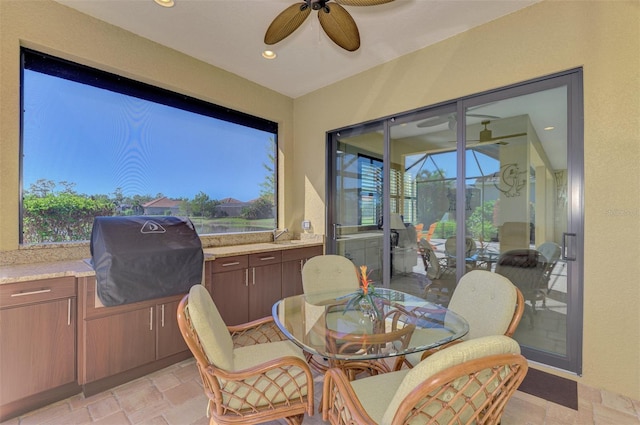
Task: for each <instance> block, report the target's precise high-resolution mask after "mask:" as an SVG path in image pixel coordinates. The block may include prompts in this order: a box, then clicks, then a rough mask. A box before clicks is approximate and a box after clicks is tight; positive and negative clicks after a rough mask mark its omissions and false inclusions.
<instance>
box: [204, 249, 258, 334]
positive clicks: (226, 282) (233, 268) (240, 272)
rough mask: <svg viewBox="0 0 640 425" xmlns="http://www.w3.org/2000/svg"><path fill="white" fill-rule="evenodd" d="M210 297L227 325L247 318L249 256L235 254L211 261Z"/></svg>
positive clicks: (241, 321)
mask: <svg viewBox="0 0 640 425" xmlns="http://www.w3.org/2000/svg"><path fill="white" fill-rule="evenodd" d="M211 272H212V276H211V288H210V289H209V291H210V292H211V297H212V298H213V300H214V302H215V303H216V307H218V311H220V315H221V316H222V319H223V320H224V322H225V323H226V324H227V325H238V324H241V323H246V322H247V321H248V319H249V303H248V302H247V300H248V299H249V256H247V255H236V256H233V257H223V258H219V259H216V260H214V261H212V266H211Z"/></svg>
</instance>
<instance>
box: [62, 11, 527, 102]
mask: <svg viewBox="0 0 640 425" xmlns="http://www.w3.org/2000/svg"><path fill="white" fill-rule="evenodd" d="M56 1H57V2H58V3H61V4H64V5H66V6H69V7H72V8H74V9H77V10H78V11H80V12H82V13H85V14H88V15H91V16H93V17H95V18H98V19H100V20H102V21H105V22H108V23H110V24H113V25H115V26H118V27H121V28H123V29H125V30H128V31H130V32H133V33H135V34H138V35H140V36H142V37H144V38H147V39H149V40H153V41H155V42H157V43H159V44H162V45H164V46H167V47H171V48H173V49H175V50H178V51H180V52H182V53H185V54H187V55H189V56H192V57H194V58H197V59H199V60H202V61H204V62H207V63H210V64H211V65H215V66H217V67H219V68H222V69H225V70H227V71H230V72H232V73H234V74H237V75H239V76H241V77H244V78H246V79H248V80H251V81H253V82H256V83H258V84H260V85H262V86H265V87H268V88H270V89H272V90H275V91H277V92H279V93H282V94H284V95H287V96H289V97H292V98H296V97H299V96H302V95H304V94H306V93H309V92H311V91H314V90H317V89H319V88H321V87H324V86H327V85H329V84H332V83H334V82H336V81H339V80H342V79H344V78H346V77H349V76H351V75H355V74H357V73H359V72H362V71H364V70H367V69H369V68H372V67H374V66H376V65H379V64H381V63H384V62H388V61H390V60H392V59H395V58H397V57H399V56H402V55H405V54H407V53H410V52H413V51H415V50H419V49H421V48H423V47H425V46H428V45H431V44H434V43H437V42H438V41H441V40H444V39H446V38H449V37H452V36H454V35H456V34H459V33H462V32H465V31H467V30H469V29H471V28H473V27H476V26H479V25H482V24H484V23H486V22H489V21H492V20H495V19H497V18H499V17H501V16H504V15H507V14H510V13H513V12H515V11H517V10H519V9H522V8H525V7H527V6H530V5H532V4H534V3H536V2H537V1H539V0H395V1H392V2H391V3H387V4H382V5H377V6H364V7H363V6H360V7H358V6H345V8H346V9H347V10H348V12H349V13H350V14H351V16H352V17H353V19H354V20H355V21H356V24H357V25H358V28H359V31H360V39H361V47H360V49H359V50H357V51H355V52H347V51H346V50H343V49H341V48H340V47H338V46H336V45H335V44H334V43H333V42H332V41H331V40H330V39H329V38H328V37H327V36H326V34H325V33H324V32H323V30H322V28H321V27H320V24H319V22H318V19H317V17H316V14H317V13H316V12H312V14H311V15H310V16H309V17H308V18H307V20H306V21H305V22H304V23H303V24H302V25H301V26H300V28H298V29H297V30H296V31H295V32H294V33H293V34H291V35H290V36H289V37H287V38H285V39H284V40H283V41H281V42H280V43H278V44H276V45H274V46H267V45H266V44H264V34H265V31H266V29H267V27H268V26H269V24H270V23H271V21H272V20H273V19H274V18H275V17H276V16H277V15H278V14H279V13H280V12H281V11H282V10H284V9H285V8H286V7H288V6H290V5H292V4H294V3H300V2H301V0H175V6H174V7H171V8H166V7H162V6H159V5H157V4H156V3H155V2H154V1H153V0H117V1H114V0H56ZM267 48H269V49H271V50H273V51H275V52H276V53H277V55H278V56H277V58H276V59H273V60H267V59H264V58H263V57H262V52H263V51H264V50H265V49H267Z"/></svg>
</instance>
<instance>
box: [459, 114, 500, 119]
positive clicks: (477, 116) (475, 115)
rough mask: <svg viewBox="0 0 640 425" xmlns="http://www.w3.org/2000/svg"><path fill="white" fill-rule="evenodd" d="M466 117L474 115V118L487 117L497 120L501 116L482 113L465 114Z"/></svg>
mask: <svg viewBox="0 0 640 425" xmlns="http://www.w3.org/2000/svg"><path fill="white" fill-rule="evenodd" d="M466 116H467V117H474V118H489V119H492V120H497V119H500V118H502V117H497V116H495V115H483V114H466Z"/></svg>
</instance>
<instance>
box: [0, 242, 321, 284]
mask: <svg viewBox="0 0 640 425" xmlns="http://www.w3.org/2000/svg"><path fill="white" fill-rule="evenodd" d="M318 245H322V242H318V241H317V240H309V241H305V240H300V241H298V240H296V241H294V242H291V243H284V244H278V243H268V242H267V243H253V244H246V245H230V246H222V247H215V248H205V249H203V251H204V259H205V261H211V260H215V259H216V258H219V257H230V256H234V255H247V254H257V253H261V252H268V251H275V250H279V251H283V250H287V249H296V248H305V247H309V246H318ZM66 276H71V277H76V278H78V277H86V276H95V271H94V270H93V268H92V267H91V266H90V265H89V264H88V263H87V261H86V260H68V261H54V262H50V263H32V264H20V265H14V266H0V285H2V284H8V283H19V282H28V281H32V280H41V279H51V278H57V277H66Z"/></svg>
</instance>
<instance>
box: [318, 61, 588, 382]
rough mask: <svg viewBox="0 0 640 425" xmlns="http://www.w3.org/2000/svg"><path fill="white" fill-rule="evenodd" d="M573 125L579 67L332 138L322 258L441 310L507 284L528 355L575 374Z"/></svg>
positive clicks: (576, 167) (578, 224) (577, 177)
mask: <svg viewBox="0 0 640 425" xmlns="http://www.w3.org/2000/svg"><path fill="white" fill-rule="evenodd" d="M581 114H582V74H581V71H579V70H578V71H567V72H566V73H563V74H559V75H556V76H554V77H546V78H541V79H539V80H536V81H531V82H528V83H525V84H522V85H517V86H514V87H510V88H506V89H502V90H495V91H492V92H489V93H485V94H482V95H476V96H471V97H468V98H465V99H460V100H458V101H455V102H451V103H448V104H444V105H439V106H438V107H432V108H425V109H424V110H420V111H411V112H407V113H404V114H399V115H397V116H394V117H389V118H386V119H382V120H380V121H378V122H375V123H369V124H362V125H357V126H354V127H353V128H349V129H346V130H344V129H342V130H339V131H335V132H332V133H330V137H329V140H330V142H331V145H330V146H329V167H328V175H329V179H328V181H329V183H330V185H331V186H330V187H329V190H328V191H327V194H328V197H327V205H328V210H327V217H328V218H327V224H328V228H329V232H331V233H330V234H329V235H328V236H329V237H328V238H327V252H328V253H338V254H341V255H344V256H346V257H349V258H351V259H352V260H353V261H354V263H355V264H356V265H367V267H368V268H369V270H371V271H372V278H373V279H374V280H375V281H376V282H379V283H382V284H383V285H384V286H391V287H393V288H394V289H399V290H401V291H404V292H408V293H413V294H416V295H419V296H423V297H425V298H427V299H431V300H432V301H435V302H438V303H443V304H445V303H447V302H448V300H449V298H450V296H451V294H452V293H453V291H454V290H455V286H456V283H457V281H458V280H459V279H460V278H461V277H462V276H463V275H464V274H465V273H467V272H468V271H470V270H475V269H481V270H485V271H489V272H492V273H500V274H503V275H505V276H507V277H509V279H510V280H511V281H512V282H513V283H514V284H515V285H516V286H518V287H519V288H520V290H521V291H522V292H523V295H525V297H526V299H527V301H526V305H527V306H526V313H525V316H524V317H523V320H522V321H521V323H520V326H519V327H518V329H517V331H516V334H515V338H516V339H517V340H518V342H519V343H520V345H521V346H522V351H523V353H524V354H525V356H526V357H527V358H528V359H529V360H532V361H537V362H540V363H543V364H547V365H550V366H555V367H559V368H562V369H565V370H569V371H574V372H576V373H580V372H581V354H582V353H581V345H582V342H581V339H582V288H581V281H582V258H583V255H582V253H583V243H582V229H583V217H582V192H583V190H582V187H583V186H582V185H583V171H582V170H583V154H582V115H581ZM569 188H571V190H568V189H569ZM517 264H520V265H522V264H526V265H527V266H528V267H525V268H522V267H521V268H517V267H515V266H516V265H517Z"/></svg>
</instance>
